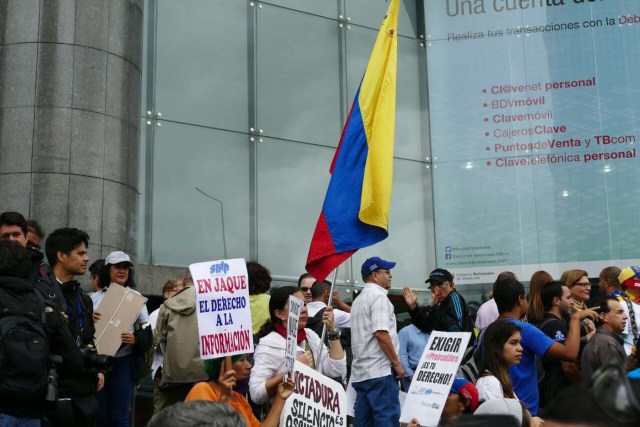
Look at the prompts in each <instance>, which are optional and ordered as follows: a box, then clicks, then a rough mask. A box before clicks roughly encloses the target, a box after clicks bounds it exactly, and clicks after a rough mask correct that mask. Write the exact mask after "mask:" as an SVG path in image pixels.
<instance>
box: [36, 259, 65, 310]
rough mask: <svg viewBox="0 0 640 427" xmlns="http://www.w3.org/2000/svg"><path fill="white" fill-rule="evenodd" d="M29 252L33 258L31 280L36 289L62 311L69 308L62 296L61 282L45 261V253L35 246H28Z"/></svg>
mask: <svg viewBox="0 0 640 427" xmlns="http://www.w3.org/2000/svg"><path fill="white" fill-rule="evenodd" d="M27 253H28V254H29V257H30V258H31V272H30V273H29V277H28V279H29V281H30V282H31V283H32V284H33V286H34V287H35V289H36V290H37V291H39V292H40V294H41V295H42V296H43V298H44V299H45V300H48V301H51V302H53V303H55V304H56V305H57V306H58V308H59V310H60V311H63V312H65V311H66V310H67V304H66V302H65V300H64V297H63V296H62V289H60V283H58V280H57V279H56V277H55V276H54V275H53V273H52V272H51V267H49V266H48V265H47V264H45V262H44V255H43V254H42V252H39V251H37V250H35V249H33V248H27Z"/></svg>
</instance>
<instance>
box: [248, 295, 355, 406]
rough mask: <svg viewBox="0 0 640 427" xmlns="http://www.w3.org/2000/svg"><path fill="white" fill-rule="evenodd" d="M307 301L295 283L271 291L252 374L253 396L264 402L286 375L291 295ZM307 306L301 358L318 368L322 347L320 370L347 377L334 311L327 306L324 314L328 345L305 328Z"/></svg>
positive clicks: (301, 332) (302, 324)
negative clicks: (267, 316)
mask: <svg viewBox="0 0 640 427" xmlns="http://www.w3.org/2000/svg"><path fill="white" fill-rule="evenodd" d="M290 295H293V296H295V297H296V298H299V299H301V300H302V301H304V295H303V294H302V291H300V289H298V288H297V287H294V286H285V287H282V288H278V289H276V290H275V291H273V292H272V293H271V299H270V300H269V314H270V318H271V319H270V320H269V321H267V322H266V323H265V324H264V325H263V326H262V328H260V331H259V332H258V334H257V335H256V339H259V340H260V341H259V343H258V346H257V347H256V351H255V353H254V355H253V360H254V365H253V369H252V370H251V377H250V378H249V392H250V394H251V399H252V400H253V401H254V402H255V403H257V404H259V405H261V404H264V403H267V402H268V401H269V399H270V398H272V397H274V396H275V394H276V391H277V389H278V384H280V383H282V380H283V378H284V364H285V349H286V336H287V321H288V319H289V296H290ZM307 319H308V315H307V308H306V307H302V310H301V311H300V319H299V321H298V357H297V360H298V361H299V362H302V363H304V364H305V365H307V366H309V367H311V368H313V369H316V363H317V361H318V356H319V354H320V348H323V350H322V357H321V360H320V366H319V369H317V370H318V372H320V373H322V374H324V375H326V376H328V377H330V378H337V377H339V378H344V376H345V374H346V372H347V362H346V357H345V353H344V351H343V349H342V345H341V344H340V334H339V333H338V332H337V331H336V330H335V325H334V322H333V311H332V309H331V307H328V308H327V310H326V311H325V313H324V315H323V322H324V324H325V325H327V336H328V338H329V348H327V346H326V345H324V346H323V344H322V343H321V342H320V337H319V336H318V335H317V334H316V333H315V332H313V331H312V330H311V329H306V328H305V326H306V325H307Z"/></svg>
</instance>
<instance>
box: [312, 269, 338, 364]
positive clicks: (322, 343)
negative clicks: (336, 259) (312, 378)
mask: <svg viewBox="0 0 640 427" xmlns="http://www.w3.org/2000/svg"><path fill="white" fill-rule="evenodd" d="M339 268H340V266H339V265H338V266H337V267H336V269H335V270H334V271H333V280H332V281H331V290H330V291H329V301H328V302H327V307H331V303H332V302H333V289H334V288H335V286H336V279H337V278H338V269H339ZM334 327H335V318H334ZM326 336H327V325H326V324H325V323H324V322H322V336H321V337H320V344H321V345H320V351H319V352H318V360H317V361H316V371H318V372H320V362H321V361H322V351H323V350H324V339H325V338H326Z"/></svg>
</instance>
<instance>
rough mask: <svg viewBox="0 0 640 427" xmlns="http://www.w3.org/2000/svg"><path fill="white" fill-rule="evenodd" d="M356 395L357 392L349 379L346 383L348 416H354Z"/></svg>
mask: <svg viewBox="0 0 640 427" xmlns="http://www.w3.org/2000/svg"><path fill="white" fill-rule="evenodd" d="M356 397H358V394H357V393H356V390H355V389H354V388H353V384H351V380H349V383H348V384H347V415H348V416H350V417H355V416H356Z"/></svg>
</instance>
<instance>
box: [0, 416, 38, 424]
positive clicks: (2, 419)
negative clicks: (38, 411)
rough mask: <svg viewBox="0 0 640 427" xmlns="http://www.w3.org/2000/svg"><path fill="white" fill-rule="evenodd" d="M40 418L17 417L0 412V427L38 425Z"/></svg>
mask: <svg viewBox="0 0 640 427" xmlns="http://www.w3.org/2000/svg"><path fill="white" fill-rule="evenodd" d="M41 425H42V423H41V421H40V418H17V417H14V416H12V415H8V414H0V427H40V426H41Z"/></svg>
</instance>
